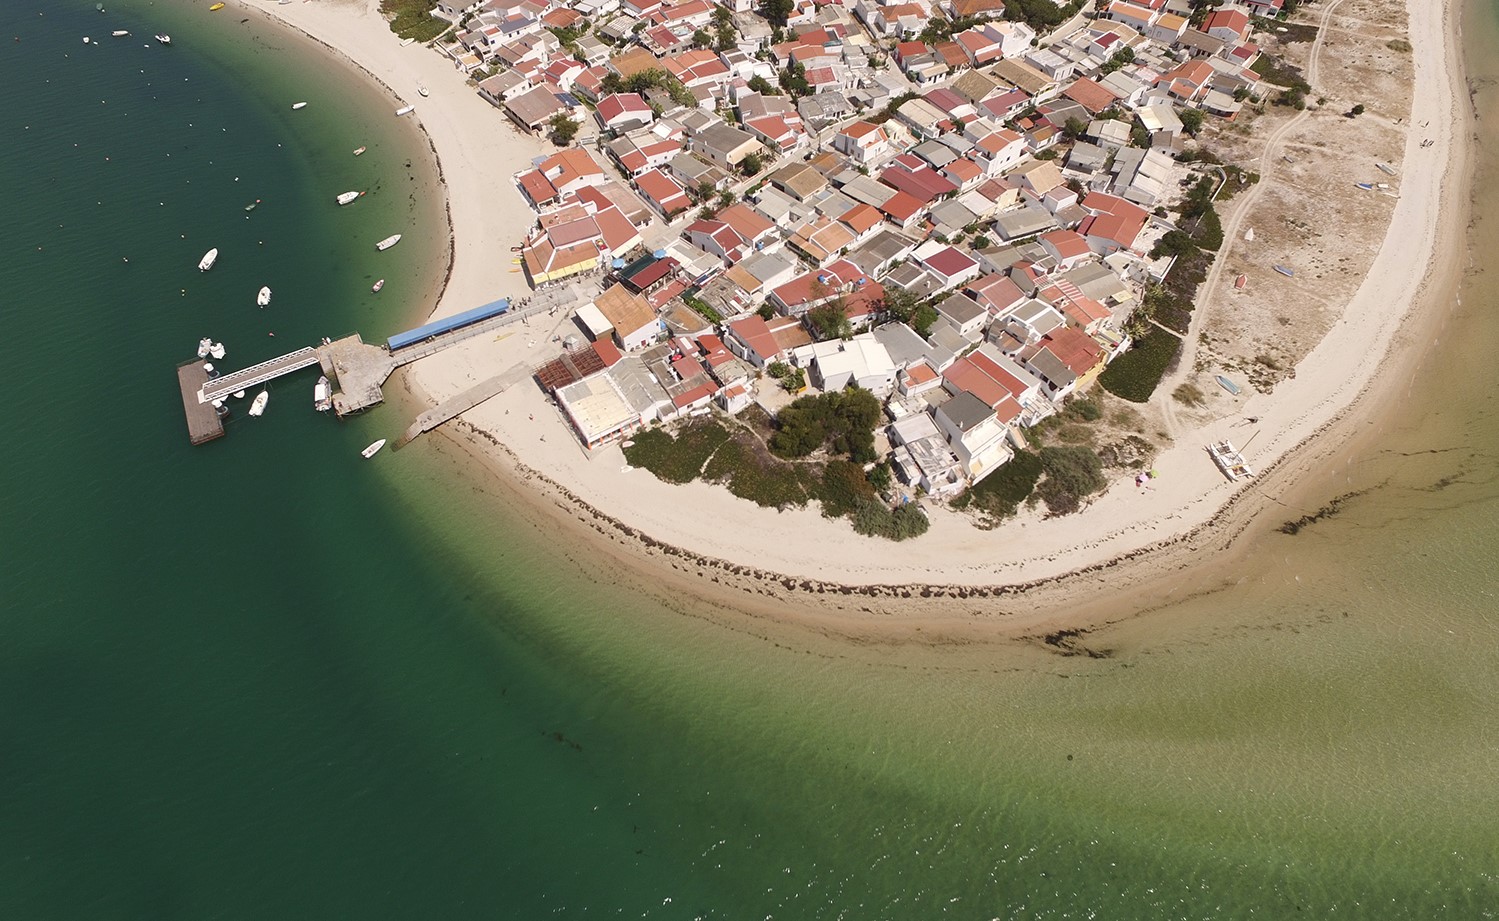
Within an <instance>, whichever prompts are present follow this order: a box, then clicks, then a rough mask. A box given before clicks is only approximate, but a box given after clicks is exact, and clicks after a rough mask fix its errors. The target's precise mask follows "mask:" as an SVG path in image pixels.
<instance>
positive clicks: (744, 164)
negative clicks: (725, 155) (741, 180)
mask: <svg viewBox="0 0 1499 921" xmlns="http://www.w3.org/2000/svg"><path fill="white" fill-rule="evenodd" d="M764 168H765V161H764V160H762V159H760V155H759V154H753V153H752V154H749V155H748V156H746V157H745V158H744V159H743V160H740V161H739V172H741V173H743V174H744V175H746V176H753V175H755V174H756V173H758V172H760V170H762V169H764Z"/></svg>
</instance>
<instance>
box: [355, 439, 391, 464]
mask: <svg viewBox="0 0 1499 921" xmlns="http://www.w3.org/2000/svg"><path fill="white" fill-rule="evenodd" d="M383 447H385V439H384V438H382V439H380V440H379V441H377V442H375V443H374V444H372V445H370V446H369V447H368V448H365V449H364V450H363V451H360V452H359V454H360V455H361V456H362V457H363V458H364V459H365V460H369V459H370V458H372V457H374V456H375V455H376V454H378V453H379V452H380V449H381V448H383Z"/></svg>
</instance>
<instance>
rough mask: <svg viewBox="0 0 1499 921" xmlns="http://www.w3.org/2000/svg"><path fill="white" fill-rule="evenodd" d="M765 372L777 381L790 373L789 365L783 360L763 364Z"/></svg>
mask: <svg viewBox="0 0 1499 921" xmlns="http://www.w3.org/2000/svg"><path fill="white" fill-rule="evenodd" d="M765 373H766V374H769V375H770V376H771V377H773V378H775V379H776V380H778V381H783V380H785V379H786V375H788V374H790V373H791V366H790V365H788V364H786V363H785V362H784V361H773V362H771V363H770V364H768V365H766V366H765Z"/></svg>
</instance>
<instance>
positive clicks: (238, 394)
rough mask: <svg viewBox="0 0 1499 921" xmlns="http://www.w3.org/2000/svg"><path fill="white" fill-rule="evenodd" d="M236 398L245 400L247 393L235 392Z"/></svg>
mask: <svg viewBox="0 0 1499 921" xmlns="http://www.w3.org/2000/svg"><path fill="white" fill-rule="evenodd" d="M234 398H235V399H236V400H243V399H244V398H245V392H244V391H243V390H236V391H234Z"/></svg>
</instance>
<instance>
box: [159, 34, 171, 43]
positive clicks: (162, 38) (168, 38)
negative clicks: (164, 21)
mask: <svg viewBox="0 0 1499 921" xmlns="http://www.w3.org/2000/svg"><path fill="white" fill-rule="evenodd" d="M156 40H157V41H158V42H161V43H162V44H163V45H170V44H171V43H172V36H170V35H168V34H166V33H165V32H158V33H156Z"/></svg>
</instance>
